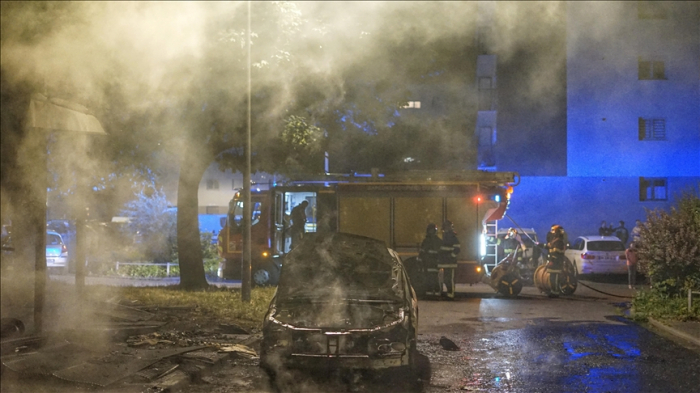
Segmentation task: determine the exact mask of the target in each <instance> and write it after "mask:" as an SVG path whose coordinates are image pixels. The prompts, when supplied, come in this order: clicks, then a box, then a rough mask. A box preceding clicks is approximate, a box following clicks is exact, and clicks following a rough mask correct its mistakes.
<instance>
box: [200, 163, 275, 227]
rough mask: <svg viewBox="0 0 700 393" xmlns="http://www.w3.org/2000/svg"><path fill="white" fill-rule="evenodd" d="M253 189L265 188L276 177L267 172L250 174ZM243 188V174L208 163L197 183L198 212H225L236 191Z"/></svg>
mask: <svg viewBox="0 0 700 393" xmlns="http://www.w3.org/2000/svg"><path fill="white" fill-rule="evenodd" d="M250 178H251V181H252V182H253V187H254V189H258V190H267V189H269V187H270V184H272V183H274V182H275V179H276V177H275V176H274V175H270V174H269V173H262V172H261V173H255V174H251V176H250ZM241 189H243V174H242V173H241V172H239V171H236V172H232V171H231V170H230V169H227V170H225V171H221V170H220V169H219V166H218V164H217V163H212V164H211V165H209V167H208V168H207V170H206V171H205V172H204V175H203V176H202V180H201V181H200V183H199V194H198V198H199V213H200V214H207V213H209V214H226V212H227V211H228V203H229V201H231V198H233V196H234V194H235V193H236V191H240V190H241Z"/></svg>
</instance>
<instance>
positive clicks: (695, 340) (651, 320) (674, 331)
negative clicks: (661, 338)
mask: <svg viewBox="0 0 700 393" xmlns="http://www.w3.org/2000/svg"><path fill="white" fill-rule="evenodd" d="M649 323H651V324H652V325H654V326H655V327H657V328H659V329H661V330H663V331H665V332H667V333H670V334H672V335H674V336H676V337H680V338H682V339H684V340H688V341H690V342H692V343H693V344H695V345H697V346H700V338H698V337H694V336H691V335H690V334H687V333H684V332H681V331H680V330H678V329H675V328H672V327H670V326H668V325H664V324H663V323H661V322H659V321H657V320H655V319H654V318H649Z"/></svg>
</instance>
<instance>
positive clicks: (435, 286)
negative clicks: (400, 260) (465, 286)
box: [417, 223, 442, 296]
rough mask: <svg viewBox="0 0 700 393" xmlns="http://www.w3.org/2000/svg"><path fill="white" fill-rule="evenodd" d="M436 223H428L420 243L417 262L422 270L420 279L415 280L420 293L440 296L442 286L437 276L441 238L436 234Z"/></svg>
mask: <svg viewBox="0 0 700 393" xmlns="http://www.w3.org/2000/svg"><path fill="white" fill-rule="evenodd" d="M437 232H438V228H437V225H435V224H433V223H430V224H428V227H427V228H426V230H425V239H423V242H422V243H421V245H420V251H419V252H418V258H417V260H418V264H419V266H420V269H421V270H422V272H421V273H422V277H421V278H422V279H421V280H417V281H419V282H420V284H421V285H418V286H419V288H418V290H419V291H420V292H421V295H423V294H425V295H428V296H440V294H441V292H442V288H440V280H439V278H438V270H439V269H438V254H439V253H440V247H442V239H440V237H439V236H438V234H437Z"/></svg>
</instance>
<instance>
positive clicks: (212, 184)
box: [206, 179, 219, 190]
mask: <svg viewBox="0 0 700 393" xmlns="http://www.w3.org/2000/svg"><path fill="white" fill-rule="evenodd" d="M206 186H207V190H218V189H219V181H218V180H216V179H207V184H206Z"/></svg>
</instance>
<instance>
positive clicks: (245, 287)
mask: <svg viewBox="0 0 700 393" xmlns="http://www.w3.org/2000/svg"><path fill="white" fill-rule="evenodd" d="M247 36H248V43H247V48H248V113H247V123H248V124H247V131H246V147H245V160H246V166H245V171H244V172H243V261H242V263H241V301H243V302H250V289H251V274H250V273H251V272H250V270H251V261H250V259H251V252H250V248H251V244H250V243H251V241H250V240H251V239H250V238H251V236H250V231H251V218H252V217H251V216H252V206H251V198H250V172H251V170H250V162H251V159H250V157H251V151H250V149H251V142H250V139H251V137H250V135H251V124H250V122H251V105H252V103H251V96H252V94H251V77H250V69H251V65H250V62H251V58H250V46H251V45H250V39H251V32H250V1H248V34H247Z"/></svg>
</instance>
